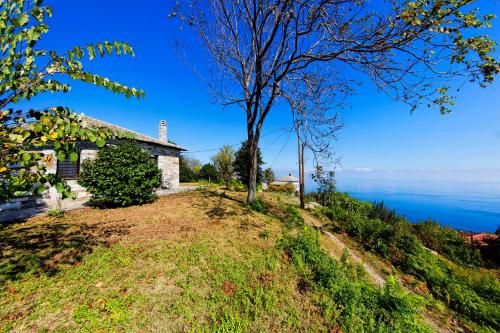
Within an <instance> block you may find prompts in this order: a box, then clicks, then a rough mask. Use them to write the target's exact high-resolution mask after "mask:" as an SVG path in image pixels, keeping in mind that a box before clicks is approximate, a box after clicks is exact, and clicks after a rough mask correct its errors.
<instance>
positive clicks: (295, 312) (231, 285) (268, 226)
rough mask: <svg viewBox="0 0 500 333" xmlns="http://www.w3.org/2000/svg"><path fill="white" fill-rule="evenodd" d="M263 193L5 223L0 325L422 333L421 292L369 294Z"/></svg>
mask: <svg viewBox="0 0 500 333" xmlns="http://www.w3.org/2000/svg"><path fill="white" fill-rule="evenodd" d="M270 198H271V196H266V198H265V200H262V199H259V202H260V203H261V204H262V206H261V207H260V206H259V207H257V206H256V207H252V206H245V205H244V203H243V202H244V198H243V194H242V193H239V192H222V191H220V190H211V191H199V192H193V193H185V194H180V195H175V196H170V197H163V198H160V199H159V200H158V201H157V202H155V203H151V204H146V205H142V206H136V207H129V208H117V209H108V210H103V209H100V210H97V209H90V208H87V209H82V210H77V211H72V212H66V213H64V215H63V216H59V217H48V216H47V217H36V218H33V219H31V220H29V221H27V222H26V223H23V224H15V225H10V226H4V227H3V228H2V229H1V230H0V249H1V254H0V279H1V281H2V284H3V285H4V286H5V288H2V289H1V290H0V299H1V304H0V305H1V306H0V323H1V326H0V327H1V331H9V330H17V331H28V330H49V331H51V330H56V331H57V330H58V331H78V330H83V331H98V330H104V331H139V330H142V331H151V330H155V329H156V330H157V329H160V328H161V330H165V331H201V332H243V331H245V332H246V331H250V332H263V331H269V332H287V331H289V332H295V331H310V332H317V331H327V330H333V331H338V332H340V331H367V332H369V331H408V330H417V331H427V330H428V328H427V327H425V326H424V325H422V324H420V323H419V322H420V319H419V316H418V314H417V312H416V311H417V309H416V308H417V306H418V305H420V304H422V302H423V300H422V299H421V298H418V297H414V296H410V295H409V294H407V293H405V292H403V291H402V290H401V289H400V288H399V287H397V285H396V284H395V282H389V283H388V286H387V287H386V288H385V289H382V290H379V289H377V288H376V287H375V286H373V285H371V284H370V283H369V282H367V280H366V279H365V277H364V273H363V271H362V269H360V268H359V267H357V266H355V265H352V264H350V263H349V260H348V257H347V256H346V257H345V258H344V260H342V261H340V262H339V261H337V260H334V259H332V258H331V257H330V256H329V255H328V254H327V253H326V252H324V251H323V250H322V248H321V247H320V246H319V243H318V238H317V237H318V235H317V234H316V233H315V232H314V231H312V230H310V229H307V228H306V229H304V226H303V219H302V217H301V214H300V212H299V211H298V210H297V209H295V208H293V207H291V206H290V205H284V204H282V203H279V202H277V201H276V198H279V195H274V194H273V195H272V198H273V199H272V200H271V199H270ZM254 208H255V209H257V210H260V211H261V212H262V213H260V212H256V211H254Z"/></svg>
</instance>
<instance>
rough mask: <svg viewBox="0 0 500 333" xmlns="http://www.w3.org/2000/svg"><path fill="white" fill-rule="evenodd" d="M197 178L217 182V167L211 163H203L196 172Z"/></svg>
mask: <svg viewBox="0 0 500 333" xmlns="http://www.w3.org/2000/svg"><path fill="white" fill-rule="evenodd" d="M198 179H200V180H207V181H210V182H212V183H217V182H218V181H219V179H218V174H217V169H216V168H215V167H214V165H213V164H212V163H207V164H204V165H203V166H202V167H201V169H200V172H199V173H198Z"/></svg>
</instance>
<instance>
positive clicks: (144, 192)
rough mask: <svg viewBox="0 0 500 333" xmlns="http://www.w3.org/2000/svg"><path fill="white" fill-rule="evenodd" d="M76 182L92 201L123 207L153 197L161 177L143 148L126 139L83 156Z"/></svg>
mask: <svg viewBox="0 0 500 333" xmlns="http://www.w3.org/2000/svg"><path fill="white" fill-rule="evenodd" d="M78 183H79V184H81V185H82V186H84V187H86V188H87V191H89V192H90V193H91V194H92V197H91V202H92V203H94V204H96V205H99V206H105V207H118V206H122V207H123V206H130V205H134V204H144V203H147V202H152V201H154V200H155V199H156V194H155V190H156V189H158V188H159V187H160V186H161V183H162V177H161V171H160V169H158V167H157V166H156V163H154V162H153V161H152V160H151V157H150V155H149V154H148V153H147V152H146V151H144V150H142V149H141V148H139V147H138V146H137V145H135V144H134V143H131V142H126V143H123V144H120V145H117V146H106V147H105V148H103V149H101V150H100V151H99V153H98V154H97V158H96V159H95V160H93V161H91V160H85V161H84V162H83V163H82V171H81V173H80V176H79V178H78Z"/></svg>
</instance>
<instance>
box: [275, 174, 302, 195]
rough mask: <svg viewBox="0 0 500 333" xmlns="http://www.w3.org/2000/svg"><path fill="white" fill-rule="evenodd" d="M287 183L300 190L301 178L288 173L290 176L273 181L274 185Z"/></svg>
mask: <svg viewBox="0 0 500 333" xmlns="http://www.w3.org/2000/svg"><path fill="white" fill-rule="evenodd" d="M287 184H292V185H293V186H294V187H295V190H296V191H297V192H298V191H299V188H300V184H299V179H298V178H296V177H294V176H292V174H291V173H289V174H288V176H285V177H281V178H280V179H278V180H275V181H274V182H273V185H287Z"/></svg>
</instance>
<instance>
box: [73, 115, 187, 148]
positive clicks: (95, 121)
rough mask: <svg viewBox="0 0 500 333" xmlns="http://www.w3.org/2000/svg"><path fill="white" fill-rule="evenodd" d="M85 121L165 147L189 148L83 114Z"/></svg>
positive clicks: (89, 124)
mask: <svg viewBox="0 0 500 333" xmlns="http://www.w3.org/2000/svg"><path fill="white" fill-rule="evenodd" d="M83 121H84V122H85V123H87V125H88V126H96V127H103V128H107V129H110V130H111V131H113V132H117V133H124V134H126V135H129V136H131V137H132V138H133V139H134V140H137V141H141V142H147V143H153V144H157V145H161V146H164V147H170V148H174V149H177V150H184V151H185V150H187V149H185V148H182V147H181V146H178V145H176V144H173V143H170V142H164V141H161V140H158V139H154V138H152V137H150V136H147V135H144V134H141V133H137V132H135V131H132V130H129V129H126V128H123V127H120V126H117V125H114V124H110V123H107V122H105V121H102V120H99V119H95V118H92V117H89V116H86V115H83Z"/></svg>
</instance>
